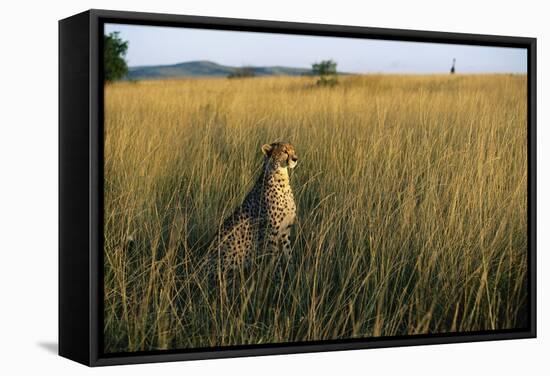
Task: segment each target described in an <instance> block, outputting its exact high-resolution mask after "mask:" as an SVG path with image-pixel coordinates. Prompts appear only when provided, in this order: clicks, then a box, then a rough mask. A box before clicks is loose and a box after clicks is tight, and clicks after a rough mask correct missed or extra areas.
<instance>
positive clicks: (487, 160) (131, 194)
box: [104, 75, 527, 352]
mask: <svg viewBox="0 0 550 376" xmlns="http://www.w3.org/2000/svg"><path fill="white" fill-rule="evenodd" d="M311 80H312V79H311V78H306V77H300V78H290V77H274V78H253V79H242V80H237V79H235V80H227V79H189V80H172V81H150V82H138V83H129V82H127V83H116V84H112V85H108V86H107V87H106V89H105V92H106V94H105V105H106V112H105V257H104V259H105V260H104V261H105V265H104V268H105V269H104V270H105V309H104V315H105V327H104V333H105V350H106V351H107V352H120V351H137V350H152V349H169V348H196V347H205V346H227V345H236V344H259V343H273V342H276V343H280V342H288V341H310V340H324V339H337V338H350V337H371V336H393V335H406V334H420V333H442V332H455V331H474V330H492V329H506V328H515V327H521V326H524V325H526V320H527V318H526V301H527V278H526V277H527V274H526V272H527V192H526V188H527V144H526V140H527V138H526V124H527V119H526V116H527V115H526V97H527V91H526V77H525V76H523V75H516V76H512V75H493V76H491V75H480V76H460V75H456V76H376V75H372V76H357V77H351V76H350V77H343V78H341V79H340V84H339V85H337V86H336V87H333V88H321V87H315V85H313V84H312V81H311ZM274 140H289V141H291V142H292V143H293V144H294V145H295V146H296V149H297V151H298V153H299V155H300V163H299V164H298V167H297V168H296V169H295V170H294V172H293V174H292V176H291V183H292V185H293V189H294V192H295V197H296V202H297V207H298V223H297V226H296V229H295V231H294V234H295V240H294V242H293V259H294V263H295V265H296V269H295V270H296V272H295V274H293V275H292V276H290V277H289V281H288V284H287V285H284V286H281V285H276V284H273V283H272V282H271V275H272V272H273V270H272V269H271V267H270V265H268V264H265V265H260V266H259V267H257V268H256V269H255V270H254V272H253V275H252V276H251V278H250V279H249V280H248V281H245V282H242V284H241V286H240V287H239V288H238V289H237V291H222V290H223V289H221V290H217V291H208V290H207V289H206V288H205V286H204V283H203V282H204V281H203V276H202V275H201V272H200V270H196V268H195V267H196V264H197V262H198V260H200V259H201V256H202V255H203V253H204V249H205V247H206V245H207V244H208V242H209V240H210V239H211V238H212V237H213V235H214V233H215V231H216V229H217V226H218V225H219V223H220V221H221V220H222V219H223V217H224V216H226V215H227V214H228V213H229V212H230V211H231V210H232V209H233V208H234V207H235V206H236V205H238V204H239V203H240V202H241V200H242V199H243V197H244V195H245V194H246V192H247V191H248V190H249V189H250V187H251V185H252V184H253V181H254V179H255V177H256V175H257V172H258V168H259V166H260V164H261V153H260V146H261V144H263V143H266V142H271V141H274ZM129 236H131V237H132V238H133V239H134V241H133V243H132V244H131V246H129V247H127V248H124V247H123V246H122V245H123V244H124V241H125V239H126V238H128V237H129Z"/></svg>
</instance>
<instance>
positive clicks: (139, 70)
mask: <svg viewBox="0 0 550 376" xmlns="http://www.w3.org/2000/svg"><path fill="white" fill-rule="evenodd" d="M239 68H242V67H232V66H228V65H221V64H217V63H214V62H212V61H189V62H185V63H179V64H173V65H150V66H138V67H130V68H129V69H128V77H127V78H128V79H129V80H150V79H163V78H177V77H201V76H202V77H227V76H229V75H230V74H231V73H233V72H235V71H236V70H238V69H239ZM248 68H249V69H251V70H252V71H253V72H254V75H256V76H301V75H304V74H310V73H311V69H306V68H292V67H281V66H272V67H254V66H250V67H248Z"/></svg>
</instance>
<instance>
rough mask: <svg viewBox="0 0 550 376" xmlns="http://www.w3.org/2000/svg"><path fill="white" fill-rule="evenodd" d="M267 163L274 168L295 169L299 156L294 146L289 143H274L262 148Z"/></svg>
mask: <svg viewBox="0 0 550 376" xmlns="http://www.w3.org/2000/svg"><path fill="white" fill-rule="evenodd" d="M262 153H264V156H265V160H266V162H268V163H270V165H271V166H272V167H274V168H278V167H282V168H286V167H288V168H294V167H296V164H298V155H297V154H296V150H295V149H294V146H293V145H292V144H290V143H287V142H274V143H272V144H265V145H263V146H262Z"/></svg>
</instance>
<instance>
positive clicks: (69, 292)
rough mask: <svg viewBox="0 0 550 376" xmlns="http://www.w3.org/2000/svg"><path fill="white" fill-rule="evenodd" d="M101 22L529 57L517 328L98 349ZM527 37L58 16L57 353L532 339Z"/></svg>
mask: <svg viewBox="0 0 550 376" xmlns="http://www.w3.org/2000/svg"><path fill="white" fill-rule="evenodd" d="M104 23H125V24H140V25H158V26H181V27H194V28H203V29H220V30H240V31H257V32H272V33H285V34H302V35H319V36H340V37H350V38H370V39H384V40H399V41H419V42H432V43H452V44H467V45H484V46H500V47H521V48H526V49H527V56H528V131H527V135H528V140H527V146H528V187H527V189H528V200H527V201H528V209H527V211H528V213H527V214H528V277H529V280H528V299H529V302H528V311H529V325H528V327H526V328H523V329H514V330H497V331H481V332H468V333H446V334H430V335H415V336H402V337H377V338H368V339H348V340H338V341H318V342H307V343H288V344H268V345H247V346H233V347H226V348H201V349H188V350H166V351H151V352H136V353H121V354H105V353H103V351H102V343H103V342H102V334H103V330H102V327H103V324H102V313H103V295H102V293H103V290H102V281H103V278H102V272H103V267H102V266H103V258H102V257H103V255H102V236H103V229H102V225H103V221H102V210H103V197H102V194H103V189H102V187H103V185H102V184H103V170H102V168H103V111H102V109H103V81H102V54H101V51H102V42H103V37H102V36H103V25H104ZM536 69H537V65H536V39H535V38H524V37H510V36H495V35H478V34H461V33H447V32H432V31H416V30H400V29H382V28H370V27H357V26H337V25H320V24H308V23H294V22H275V21H260V20H248V19H229V18H216V17H198V16H183V15H172V14H154V13H137V12H122V11H109V10H95V9H94V10H88V11H86V12H83V13H80V14H77V15H74V16H72V17H69V18H66V19H63V20H61V21H59V354H60V355H61V356H64V357H66V358H69V359H72V360H75V361H77V362H80V363H82V364H85V365H88V366H103V365H114V364H129V363H144V362H165V361H176V360H192V359H209V358H227V357H241V356H257V355H270V354H290V353H304V352H318V351H334V350H351V349H367V348H382V347H395V346H412V345H430V344H442V343H455V342H474V341H490V340H504V339H519V338H534V337H536V150H535V146H536Z"/></svg>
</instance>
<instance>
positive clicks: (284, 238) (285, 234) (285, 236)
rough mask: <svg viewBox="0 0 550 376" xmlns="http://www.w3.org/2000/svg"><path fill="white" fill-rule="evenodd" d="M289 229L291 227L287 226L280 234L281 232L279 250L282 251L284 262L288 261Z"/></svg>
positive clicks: (289, 249)
mask: <svg viewBox="0 0 550 376" xmlns="http://www.w3.org/2000/svg"><path fill="white" fill-rule="evenodd" d="M290 229H291V226H287V227H286V228H285V229H284V230H283V231H282V232H281V248H282V250H283V255H285V259H286V261H287V262H288V261H290V252H291V247H290Z"/></svg>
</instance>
